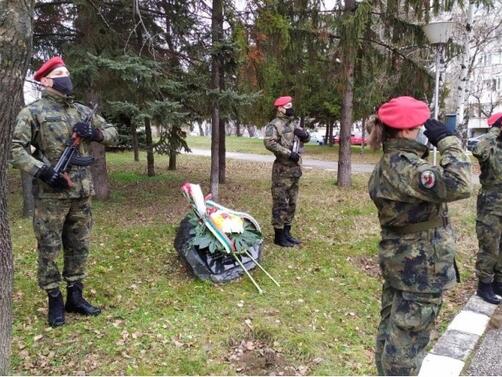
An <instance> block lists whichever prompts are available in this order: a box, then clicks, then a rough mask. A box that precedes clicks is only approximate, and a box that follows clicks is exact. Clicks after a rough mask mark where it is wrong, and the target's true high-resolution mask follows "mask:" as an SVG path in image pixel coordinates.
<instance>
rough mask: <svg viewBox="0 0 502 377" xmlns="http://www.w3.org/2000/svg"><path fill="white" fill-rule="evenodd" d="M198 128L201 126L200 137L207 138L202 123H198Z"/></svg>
mask: <svg viewBox="0 0 502 377" xmlns="http://www.w3.org/2000/svg"><path fill="white" fill-rule="evenodd" d="M197 126H199V136H206V135H205V133H204V127H202V122H197Z"/></svg>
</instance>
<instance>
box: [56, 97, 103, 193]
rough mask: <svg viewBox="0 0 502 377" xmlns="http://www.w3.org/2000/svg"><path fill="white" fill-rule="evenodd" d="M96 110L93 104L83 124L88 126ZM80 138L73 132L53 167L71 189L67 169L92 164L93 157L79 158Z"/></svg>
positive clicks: (96, 107)
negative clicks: (72, 166)
mask: <svg viewBox="0 0 502 377" xmlns="http://www.w3.org/2000/svg"><path fill="white" fill-rule="evenodd" d="M97 109H98V105H97V104H95V105H94V106H93V108H92V111H91V112H90V113H89V114H88V115H87V116H86V117H85V119H84V123H85V124H90V123H91V121H92V117H93V116H94V114H96V110H97ZM80 141H81V140H80V136H79V135H78V134H77V133H76V132H74V133H73V134H72V136H71V139H70V140H69V141H68V143H67V145H66V148H65V149H64V151H63V153H61V156H60V157H59V160H58V162H57V164H56V166H55V167H54V171H55V172H56V173H57V174H60V175H62V176H63V178H64V179H65V180H66V183H68V187H70V188H71V187H73V186H74V185H75V184H74V183H73V182H72V180H71V178H70V175H69V174H68V169H69V167H70V166H71V165H76V166H89V165H91V164H92V163H93V162H94V158H93V157H88V156H81V155H80V153H79V147H80Z"/></svg>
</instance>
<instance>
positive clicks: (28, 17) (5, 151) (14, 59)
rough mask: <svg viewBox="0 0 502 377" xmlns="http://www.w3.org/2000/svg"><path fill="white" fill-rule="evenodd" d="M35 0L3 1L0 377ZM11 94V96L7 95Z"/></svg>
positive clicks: (5, 367)
mask: <svg viewBox="0 0 502 377" xmlns="http://www.w3.org/2000/svg"><path fill="white" fill-rule="evenodd" d="M33 7H34V0H26V1H5V0H0V56H1V59H0V72H2V74H1V75H0V93H2V95H0V109H1V111H0V375H8V374H10V354H11V340H12V281H13V275H14V265H13V260H12V242H11V238H10V228H9V219H8V215H7V193H8V188H7V161H8V159H9V154H10V143H11V139H12V131H13V129H12V125H13V124H14V120H15V118H16V115H17V113H18V112H19V110H20V106H21V104H22V103H23V102H22V97H23V80H24V77H25V75H26V70H27V68H28V63H29V59H30V55H31V47H32V35H33V30H32V15H33ZM7 93H8V95H6V94H7Z"/></svg>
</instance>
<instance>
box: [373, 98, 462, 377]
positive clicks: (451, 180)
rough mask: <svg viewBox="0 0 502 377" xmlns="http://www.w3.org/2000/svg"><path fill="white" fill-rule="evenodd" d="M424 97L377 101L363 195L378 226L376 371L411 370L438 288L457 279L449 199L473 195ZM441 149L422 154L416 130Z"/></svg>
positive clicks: (421, 352)
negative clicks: (372, 160)
mask: <svg viewBox="0 0 502 377" xmlns="http://www.w3.org/2000/svg"><path fill="white" fill-rule="evenodd" d="M429 117H430V111H429V108H428V106H427V104H425V103H424V102H422V101H418V100H416V99H414V98H412V97H398V98H394V99H392V100H390V101H389V102H387V103H385V104H383V105H382V106H381V107H380V108H379V109H378V112H377V118H376V121H375V123H374V126H373V129H372V131H371V133H370V137H369V144H370V145H371V146H372V147H373V148H375V149H377V148H379V147H380V146H381V145H382V144H383V157H382V158H381V160H380V162H379V163H378V164H377V165H376V167H375V170H374V171H373V174H372V175H371V178H370V181H369V184H368V189H369V195H370V197H371V199H372V200H373V202H374V203H375V206H376V207H377V209H378V217H379V221H380V225H381V241H380V244H379V261H380V268H381V271H382V276H383V279H384V284H383V288H382V306H381V320H380V325H379V328H378V335H377V341H376V351H375V361H376V366H377V369H378V373H379V374H380V375H416V374H417V373H418V371H419V369H420V366H421V364H422V361H423V358H424V356H425V351H426V347H427V344H428V342H429V338H430V333H431V330H432V329H433V327H434V321H435V319H436V317H437V315H438V313H439V310H440V307H441V303H442V296H443V292H444V291H445V290H446V289H447V288H449V287H451V286H452V285H454V284H455V278H456V272H455V268H454V257H455V253H456V248H455V241H454V238H453V233H452V228H451V226H450V224H449V222H448V215H447V206H446V203H447V202H451V201H454V200H459V199H464V198H467V197H468V196H469V195H470V193H471V164H470V161H469V158H468V157H467V156H466V155H465V153H464V151H463V149H462V146H461V143H460V141H459V139H458V138H457V137H455V136H453V135H452V134H451V133H450V132H449V131H448V129H447V128H446V127H445V126H444V125H443V124H442V123H440V122H439V121H436V120H432V119H429V120H428V118H429ZM424 123H425V129H426V131H425V133H424V134H425V136H427V138H428V139H429V141H430V143H431V144H432V145H434V146H436V147H437V148H438V150H439V152H440V154H441V161H440V165H439V166H433V165H431V164H430V163H429V162H428V161H427V160H426V159H425V158H426V156H427V154H428V147H427V146H426V145H424V144H423V143H421V142H419V141H417V140H421V132H420V128H421V127H422V125H424Z"/></svg>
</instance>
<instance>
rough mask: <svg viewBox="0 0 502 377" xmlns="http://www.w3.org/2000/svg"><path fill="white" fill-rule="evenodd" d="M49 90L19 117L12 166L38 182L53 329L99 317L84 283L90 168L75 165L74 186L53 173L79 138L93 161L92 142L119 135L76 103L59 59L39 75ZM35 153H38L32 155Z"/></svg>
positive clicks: (42, 277) (42, 268)
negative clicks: (67, 317) (73, 315)
mask: <svg viewBox="0 0 502 377" xmlns="http://www.w3.org/2000/svg"><path fill="white" fill-rule="evenodd" d="M34 78H35V80H37V81H40V82H41V84H42V85H43V86H44V87H45V90H44V91H43V93H42V98H41V99H39V100H37V101H35V102H33V103H31V104H30V105H28V106H26V107H25V108H23V109H22V110H21V112H20V113H19V115H18V117H17V120H16V125H15V130H14V136H13V140H12V163H13V165H14V166H16V167H18V168H19V169H22V170H23V171H25V172H28V173H30V174H31V175H33V176H34V177H35V178H36V179H34V198H35V213H34V216H33V229H34V232H35V235H36V238H37V242H38V283H39V286H40V287H41V288H42V289H44V290H46V291H47V293H48V301H49V314H48V321H49V324H50V325H51V326H60V325H63V324H64V311H65V309H66V311H67V312H77V313H80V314H84V315H98V314H99V313H100V309H99V308H96V307H94V306H92V305H91V304H89V303H88V302H87V301H86V300H85V299H84V298H83V297H82V290H83V285H82V279H83V278H84V276H85V265H86V260H87V255H88V253H89V237H90V232H91V225H92V218H91V200H90V197H91V195H93V194H94V189H93V183H92V177H91V171H90V168H89V166H71V168H70V170H69V177H70V179H71V181H73V187H69V182H68V181H67V180H66V179H65V178H64V177H63V176H61V175H58V174H57V173H56V172H55V171H54V169H53V168H52V167H53V166H55V164H56V162H57V161H58V159H59V157H60V155H61V153H62V152H63V150H64V148H65V146H66V143H67V142H68V141H69V140H70V139H71V137H72V134H74V133H76V134H77V135H79V136H80V137H81V140H82V142H81V144H80V154H81V155H82V156H89V144H90V142H91V141H95V142H100V143H104V144H111V143H113V142H114V141H115V140H116V138H117V136H118V135H117V131H116V130H115V128H113V127H112V126H111V125H109V124H107V123H106V122H105V120H104V119H103V118H101V117H100V116H97V115H95V116H94V117H93V118H92V121H91V122H90V123H88V124H86V123H84V122H83V120H84V119H85V118H86V117H87V115H88V114H90V112H91V110H90V109H89V108H88V107H86V106H83V105H81V104H78V103H76V102H74V101H73V99H72V97H71V94H72V83H71V79H70V77H69V72H68V69H67V68H66V67H65V65H64V62H63V60H62V59H61V58H59V57H54V58H51V59H49V60H48V61H47V62H46V63H44V64H43V65H42V67H41V68H40V69H39V70H38V71H37V72H36V73H35V77H34ZM32 148H34V153H33V154H32V153H30V152H31V149H32ZM61 248H63V250H64V268H63V278H64V280H65V281H66V282H67V284H68V288H67V292H68V297H67V301H66V306H65V304H64V301H63V297H62V295H61V292H60V290H59V284H60V281H61V275H60V273H59V270H58V267H57V265H56V258H57V256H58V254H59V251H60V250H61Z"/></svg>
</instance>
